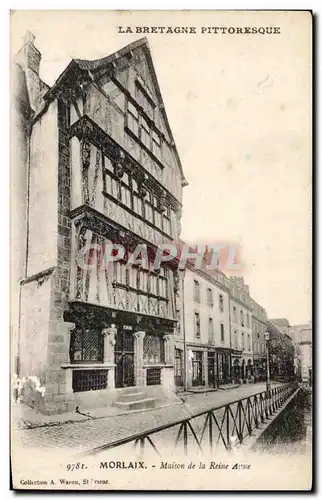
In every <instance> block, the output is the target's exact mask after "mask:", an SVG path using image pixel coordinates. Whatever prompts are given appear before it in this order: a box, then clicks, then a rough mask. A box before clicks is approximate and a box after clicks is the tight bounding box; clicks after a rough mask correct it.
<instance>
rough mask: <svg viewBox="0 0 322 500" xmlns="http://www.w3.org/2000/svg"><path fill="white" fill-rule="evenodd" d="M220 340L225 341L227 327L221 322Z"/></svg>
mask: <svg viewBox="0 0 322 500" xmlns="http://www.w3.org/2000/svg"><path fill="white" fill-rule="evenodd" d="M220 340H221V342H224V341H225V328H224V325H223V323H220Z"/></svg>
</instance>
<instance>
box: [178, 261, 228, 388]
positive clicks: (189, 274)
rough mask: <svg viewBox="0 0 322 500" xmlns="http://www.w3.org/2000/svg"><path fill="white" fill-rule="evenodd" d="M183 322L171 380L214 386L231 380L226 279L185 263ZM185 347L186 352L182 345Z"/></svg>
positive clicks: (181, 383)
mask: <svg viewBox="0 0 322 500" xmlns="http://www.w3.org/2000/svg"><path fill="white" fill-rule="evenodd" d="M183 284H184V293H183V300H184V311H183V325H182V328H181V330H180V332H178V333H177V335H176V336H175V380H176V385H177V386H179V387H180V386H181V385H183V381H184V379H183V376H184V362H185V360H184V356H185V355H186V371H187V373H186V377H187V387H188V388H191V387H200V386H203V387H218V386H220V385H222V384H226V383H228V382H230V380H231V347H230V345H231V339H230V318H229V300H230V298H229V288H228V285H229V280H228V278H227V277H226V276H225V275H224V274H223V273H220V272H219V271H218V272H212V275H209V274H207V273H206V272H205V271H204V270H202V269H194V268H193V266H192V265H189V264H187V266H186V269H185V273H184V282H183ZM185 347H186V352H184V349H185Z"/></svg>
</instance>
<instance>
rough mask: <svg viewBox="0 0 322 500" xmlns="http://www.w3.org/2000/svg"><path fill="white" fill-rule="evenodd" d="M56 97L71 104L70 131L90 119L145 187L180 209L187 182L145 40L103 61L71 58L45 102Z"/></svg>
mask: <svg viewBox="0 0 322 500" xmlns="http://www.w3.org/2000/svg"><path fill="white" fill-rule="evenodd" d="M56 97H60V98H62V99H64V100H65V101H66V102H68V104H69V105H70V125H71V127H72V130H73V127H74V130H75V131H76V129H77V126H78V128H79V126H80V125H81V126H82V127H83V128H84V127H85V128H86V125H87V124H86V119H87V121H88V119H89V120H90V121H91V122H92V123H91V126H94V127H95V126H97V127H99V129H100V130H102V131H104V132H106V133H107V134H108V135H109V136H110V137H111V138H112V140H114V141H115V143H117V144H118V145H119V146H120V147H121V148H122V149H123V150H124V152H125V153H126V154H128V155H129V156H130V158H131V160H133V165H132V170H136V166H135V163H137V164H138V165H140V166H141V167H143V170H144V172H145V174H146V176H145V182H146V184H147V185H149V184H150V185H151V187H152V184H154V187H153V189H154V190H155V191H156V192H158V191H159V190H162V188H163V189H165V190H166V191H167V192H168V195H169V196H170V198H173V200H172V202H173V203H171V204H173V205H177V203H178V205H177V207H179V205H180V204H181V199H182V187H183V186H185V185H186V184H187V182H186V180H185V177H184V175H183V170H182V166H181V163H180V159H179V155H178V152H177V149H176V146H175V143H174V139H173V135H172V132H171V129H170V126H169V123H168V119H167V115H166V111H165V107H164V103H163V99H162V95H161V92H160V88H159V85H158V81H157V77H156V73H155V69H154V66H153V62H152V58H151V54H150V50H149V46H148V42H147V40H146V39H145V38H143V39H141V40H138V41H136V42H134V43H132V44H130V45H127V46H126V47H124V48H123V49H121V50H120V51H118V52H115V53H114V54H112V55H110V56H108V57H104V58H103V59H99V60H95V61H87V60H81V59H73V60H72V61H71V63H70V64H69V65H68V67H67V68H66V70H65V71H64V72H63V73H62V74H61V76H60V77H59V78H58V80H57V81H56V83H55V84H54V86H53V87H52V88H51V89H50V90H49V91H48V93H47V95H46V96H45V99H47V100H51V99H53V98H56ZM75 133H76V132H75ZM100 140H101V138H100ZM154 181H156V182H154ZM160 192H161V191H160Z"/></svg>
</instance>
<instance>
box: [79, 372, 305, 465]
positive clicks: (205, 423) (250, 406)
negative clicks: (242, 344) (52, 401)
mask: <svg viewBox="0 0 322 500" xmlns="http://www.w3.org/2000/svg"><path fill="white" fill-rule="evenodd" d="M297 387H298V384H297V382H292V383H289V384H283V385H281V386H278V387H274V388H272V389H271V390H269V391H268V392H267V391H263V392H259V393H257V394H252V395H250V396H248V397H245V398H243V399H239V400H236V401H233V402H230V403H228V404H226V405H223V406H219V407H215V408H212V409H210V410H206V411H202V412H200V413H197V414H194V415H192V416H191V417H189V418H186V419H181V420H176V421H172V422H170V423H167V424H165V425H161V426H158V427H155V428H152V429H149V430H147V431H146V432H142V433H140V434H135V435H132V436H129V437H126V438H122V439H119V440H117V441H114V442H110V443H108V444H105V445H102V446H99V447H97V448H94V449H92V450H90V451H88V452H86V453H85V454H86V455H90V454H97V453H100V452H103V451H107V450H112V449H113V450H115V448H118V447H120V446H125V445H132V446H134V448H135V449H136V450H137V451H138V453H139V455H140V456H141V457H142V456H143V455H144V451H145V449H147V448H150V449H153V450H154V451H155V453H156V454H157V455H159V456H162V453H163V452H164V449H166V451H167V454H168V453H169V452H172V453H174V452H176V451H179V448H180V447H181V450H182V451H183V452H184V454H185V455H188V454H190V453H191V452H192V451H193V452H194V453H195V452H197V453H200V454H203V453H205V452H207V453H208V452H211V453H216V452H217V450H218V449H224V450H230V449H231V448H232V446H234V445H236V444H238V443H242V442H243V441H244V439H245V438H246V437H247V436H251V435H252V434H253V431H254V430H255V429H258V428H259V427H260V426H261V425H262V424H265V423H266V421H268V419H270V418H271V417H272V416H274V414H275V413H276V412H277V411H278V410H279V409H280V408H281V407H282V406H283V405H284V403H285V402H286V400H287V399H288V398H289V397H290V396H291V395H292V394H293V393H294V392H295V391H296V389H297ZM161 449H162V452H161Z"/></svg>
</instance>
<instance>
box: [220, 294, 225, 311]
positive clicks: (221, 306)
mask: <svg viewBox="0 0 322 500" xmlns="http://www.w3.org/2000/svg"><path fill="white" fill-rule="evenodd" d="M219 310H220V312H224V297H223V295H219Z"/></svg>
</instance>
